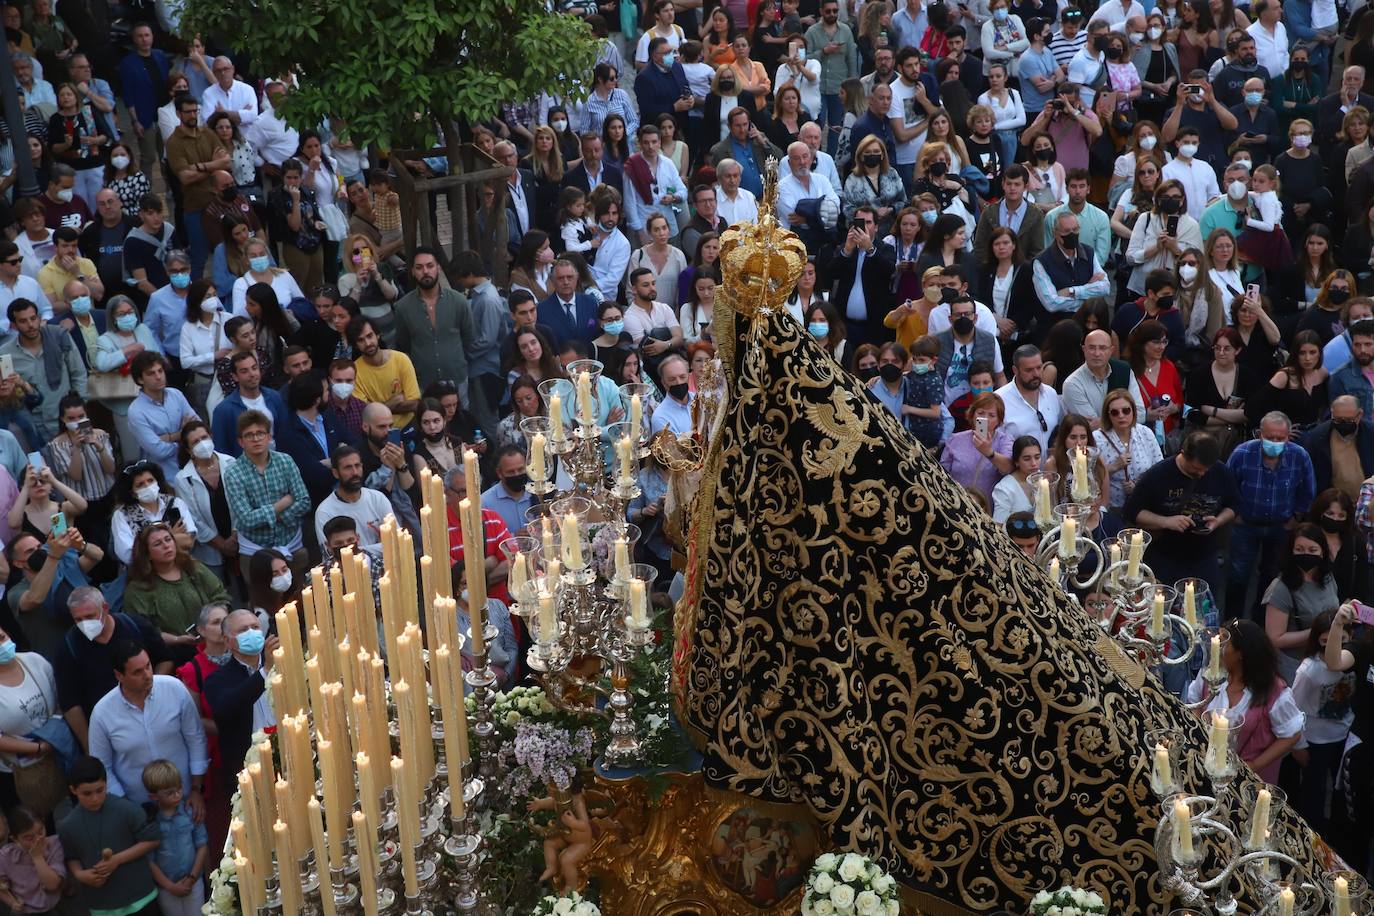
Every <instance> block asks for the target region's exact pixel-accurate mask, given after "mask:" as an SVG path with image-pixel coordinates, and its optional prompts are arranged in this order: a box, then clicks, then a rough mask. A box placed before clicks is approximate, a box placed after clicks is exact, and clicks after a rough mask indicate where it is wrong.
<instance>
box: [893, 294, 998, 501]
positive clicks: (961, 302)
mask: <svg viewBox="0 0 1374 916" xmlns="http://www.w3.org/2000/svg"><path fill="white" fill-rule="evenodd" d="M941 307H942V308H946V309H947V311H946V314H947V316H948V318H947V320H948V322H949V327H947V328H945V329H943V330H938V331H936V330H935V328H936V327H937V323H936V321H935V320H934V319H935V316H934V314H933V313H932V315H931V329H932V333H933V334H934V340H935V341H936V343H937V344H938V345H939V349H938V351H937V353H936V357H935V365H934V369H935V372H936V374H937V375H939V377H940V379H941V381H942V386H943V389H944V390H943V392H942V400H943V403H944V404H946V405H950V404H954V403H955V402H956V401H958V400H959V399H960V398H963V397H965V396H966V395H968V394H969V393H970V392H971V389H972V385H973V382H972V377H973V367H974V366H975V365H981V364H986V365H987V366H989V367H991V369H992V373H993V385H995V386H1001V385H1004V384H1006V377H1005V375H1004V374H1003V370H1002V348H1001V347H1000V346H998V342H997V334H996V332H995V331H989V330H987V329H986V328H983V327H979V326H978V325H977V324H976V320H977V319H976V317H975V316H977V315H978V314H979V313H978V311H977V307H976V304H975V303H974V301H973V298H972V297H971V296H969V294H968V293H967V292H963V291H956V292H955V294H954V296H953V298H952V299H951V301H950V302H948V303H946V304H945V305H943V306H941ZM993 327H994V328H995V327H996V325H995V324H994V325H993ZM917 343H918V345H919V341H918V342H917ZM911 352H912V358H913V359H915V357H916V355H917V352H918V348H917V347H913V348H912V351H911ZM994 483H995V481H994Z"/></svg>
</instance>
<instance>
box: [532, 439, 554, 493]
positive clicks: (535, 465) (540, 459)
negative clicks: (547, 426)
mask: <svg viewBox="0 0 1374 916" xmlns="http://www.w3.org/2000/svg"><path fill="white" fill-rule="evenodd" d="M547 446H548V440H547V439H545V438H544V434H543V433H535V434H534V437H533V438H531V439H530V480H533V481H534V482H535V483H543V482H544V481H545V479H547V478H548V476H549V472H548V470H547V469H546V468H545V467H544V449H545V448H547Z"/></svg>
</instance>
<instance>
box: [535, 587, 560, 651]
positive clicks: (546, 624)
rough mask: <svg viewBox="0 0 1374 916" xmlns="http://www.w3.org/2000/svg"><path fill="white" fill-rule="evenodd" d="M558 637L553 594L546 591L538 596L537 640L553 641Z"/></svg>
mask: <svg viewBox="0 0 1374 916" xmlns="http://www.w3.org/2000/svg"><path fill="white" fill-rule="evenodd" d="M557 638H558V614H557V611H556V610H555V608H554V605H553V595H550V594H548V593H547V592H546V593H544V594H542V595H540V596H539V641H540V642H553V641H554V640H556V639H557Z"/></svg>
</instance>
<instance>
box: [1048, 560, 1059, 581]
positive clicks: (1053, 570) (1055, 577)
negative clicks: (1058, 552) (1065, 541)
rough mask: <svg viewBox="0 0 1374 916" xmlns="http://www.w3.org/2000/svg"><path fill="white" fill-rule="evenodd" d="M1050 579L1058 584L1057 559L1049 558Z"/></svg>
mask: <svg viewBox="0 0 1374 916" xmlns="http://www.w3.org/2000/svg"><path fill="white" fill-rule="evenodd" d="M1050 579H1052V580H1053V581H1055V582H1058V581H1059V558H1058V557H1050Z"/></svg>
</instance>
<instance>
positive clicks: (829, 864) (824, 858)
mask: <svg viewBox="0 0 1374 916" xmlns="http://www.w3.org/2000/svg"><path fill="white" fill-rule="evenodd" d="M835 861H836V859H835V854H834V853H833V852H825V853H821V854H820V855H819V856H817V857H816V867H817V868H820V869H824V870H825V871H830V869H832V868H834V867H835Z"/></svg>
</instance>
